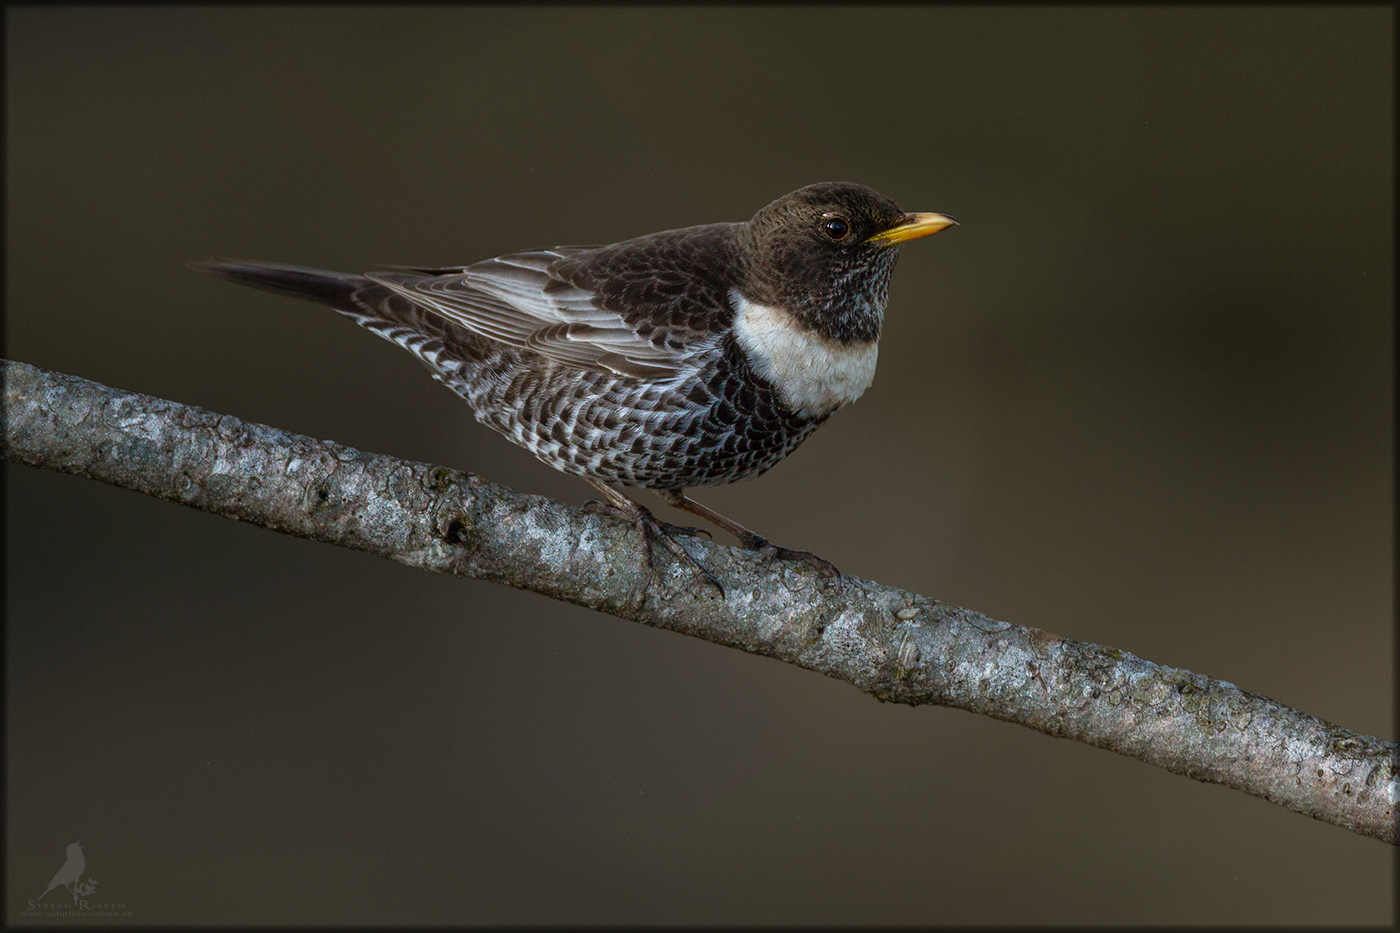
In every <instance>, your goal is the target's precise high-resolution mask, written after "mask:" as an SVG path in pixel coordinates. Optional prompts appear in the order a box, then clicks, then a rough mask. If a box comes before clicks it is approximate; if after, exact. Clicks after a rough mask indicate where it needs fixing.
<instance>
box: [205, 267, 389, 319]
mask: <svg viewBox="0 0 1400 933" xmlns="http://www.w3.org/2000/svg"><path fill="white" fill-rule="evenodd" d="M186 265H188V266H189V267H190V268H191V269H195V270H198V271H199V272H207V273H209V274H210V275H216V276H218V277H219V278H221V279H228V280H229V281H230V282H237V283H238V284H240V285H251V286H252V287H254V288H261V289H262V290H263V291H268V292H275V293H276V294H279V295H289V296H290V297H292V298H301V299H304V300H306V301H314V302H317V303H319V304H323V305H330V306H331V307H333V308H336V309H339V310H352V309H355V307H356V302H355V300H354V297H355V293H356V292H357V291H360V290H361V289H364V288H372V287H374V285H375V282H374V281H373V280H371V279H368V278H365V277H364V276H363V275H352V274H350V273H347V272H330V271H327V270H325V269H308V268H306V267H304V266H289V265H285V264H284V263H280V262H254V261H252V260H248V259H210V260H208V261H206V262H191V263H186Z"/></svg>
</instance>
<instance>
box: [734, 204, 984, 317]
mask: <svg viewBox="0 0 1400 933" xmlns="http://www.w3.org/2000/svg"><path fill="white" fill-rule="evenodd" d="M955 223H957V221H955V220H953V218H951V217H948V216H946V215H944V214H910V213H905V212H904V211H902V210H900V208H899V205H897V204H895V203H894V202H893V201H891V200H890V199H889V198H887V197H885V196H884V195H883V194H880V193H879V192H877V191H872V190H871V189H869V188H867V187H865V186H864V185H857V184H853V183H851V182H823V183H821V184H816V185H808V186H807V187H806V188H799V189H798V190H796V191H794V192H792V193H791V194H786V195H783V196H782V197H781V198H779V199H778V200H776V201H774V202H773V203H772V204H769V205H768V206H767V207H765V208H763V209H762V210H761V211H759V212H758V213H757V214H755V215H754V216H753V219H751V220H749V221H748V222H747V223H746V224H744V228H745V229H744V231H743V236H744V237H745V238H746V239H747V241H748V244H749V247H750V248H749V250H748V255H749V257H751V262H750V263H749V267H748V269H747V270H746V275H745V282H744V289H743V290H744V294H745V297H746V298H748V299H750V300H752V301H757V302H760V303H762V304H766V305H774V306H777V307H780V308H783V309H784V310H787V311H789V312H791V313H792V314H793V315H795V316H796V317H797V318H798V320H800V321H801V322H802V323H803V324H805V325H806V326H807V327H809V328H811V329H812V330H815V331H816V332H818V333H820V334H822V335H823V336H825V337H829V338H833V339H836V340H839V341H841V342H843V343H849V342H868V341H871V340H875V339H877V338H878V337H879V336H880V323H881V321H882V319H883V317H884V312H885V298H886V296H887V294H888V291H889V283H890V275H891V273H893V272H894V264H895V260H896V259H898V258H899V246H900V244H901V243H904V242H906V241H908V240H913V239H918V238H919V237H926V236H930V235H932V234H934V233H937V232H938V231H940V230H943V229H945V228H947V227H950V226H952V225H953V224H955Z"/></svg>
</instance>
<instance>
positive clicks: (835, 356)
mask: <svg viewBox="0 0 1400 933" xmlns="http://www.w3.org/2000/svg"><path fill="white" fill-rule="evenodd" d="M731 300H732V301H733V303H734V308H735V311H736V314H735V318H734V336H735V339H736V340H738V342H739V346H740V348H741V349H742V350H743V351H744V354H745V355H746V356H747V357H748V361H749V365H750V366H752V367H753V370H754V372H755V373H757V374H758V375H759V376H760V377H762V378H763V379H764V380H766V381H767V382H768V383H769V384H770V385H772V386H773V388H775V389H776V390H777V391H778V395H779V397H780V398H781V399H782V400H783V404H785V405H787V407H788V408H790V409H791V410H792V411H793V412H795V413H796V414H798V415H801V416H803V417H808V418H822V417H825V416H827V415H829V414H831V413H832V412H833V411H835V410H836V409H838V408H840V407H841V406H842V405H846V404H848V403H850V402H854V401H855V400H856V399H858V398H860V396H861V393H863V392H864V391H865V390H866V389H868V388H869V387H870V383H871V382H872V381H873V380H874V378H875V362H876V359H877V357H878V356H879V344H878V342H877V341H875V340H871V341H868V342H856V343H842V342H840V341H837V340H833V339H831V338H829V337H824V336H822V335H821V334H819V333H817V332H816V331H814V330H811V329H809V328H807V327H806V326H804V325H803V324H802V323H801V322H800V321H798V319H797V318H796V317H795V316H794V315H792V314H791V313H789V312H787V311H785V310H783V309H781V308H776V307H772V306H770V305H764V304H759V303H758V302H754V301H749V300H748V299H746V298H744V297H743V296H742V295H740V294H739V293H738V292H737V291H736V292H734V293H733V294H732V295H731Z"/></svg>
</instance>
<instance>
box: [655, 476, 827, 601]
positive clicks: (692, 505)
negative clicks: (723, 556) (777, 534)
mask: <svg viewBox="0 0 1400 933" xmlns="http://www.w3.org/2000/svg"><path fill="white" fill-rule="evenodd" d="M653 491H654V492H655V493H656V494H657V495H658V496H660V497H661V498H662V499H663V500H665V502H666V504H667V505H669V506H671V507H672V508H677V509H680V510H681V511H683V512H689V513H690V514H691V515H698V516H700V517H701V518H703V519H704V520H705V521H707V522H709V523H711V524H712V525H716V526H718V527H720V528H723V529H724V530H725V531H727V532H729V533H730V534H732V535H733V536H734V537H736V538H738V539H739V543H740V544H742V545H743V546H744V547H745V548H747V549H748V550H750V551H757V552H759V553H760V554H763V555H764V556H766V557H776V558H778V559H780V560H800V561H803V562H805V563H808V564H811V565H812V566H813V567H816V568H817V569H818V570H820V571H821V572H822V573H824V574H826V575H827V576H829V577H835V578H836V581H837V583H840V582H842V581H841V571H839V570H837V569H836V565H835V564H833V563H832V562H831V561H829V560H827V559H826V558H823V557H818V556H817V555H815V554H813V553H812V552H811V551H797V550H794V549H792V548H786V547H782V546H780V545H777V544H774V543H772V542H771V541H769V540H768V539H767V538H765V537H763V536H762V535H759V534H754V533H753V532H752V531H749V530H748V529H747V528H745V527H744V526H743V525H741V524H739V523H738V522H736V521H731V520H730V519H727V518H725V517H724V516H723V515H721V514H719V513H718V512H716V511H715V510H714V509H711V508H707V507H706V506H703V505H701V504H700V503H698V502H696V501H695V500H694V499H692V498H690V497H689V496H687V495H686V494H685V492H684V491H683V490H680V489H657V490H653Z"/></svg>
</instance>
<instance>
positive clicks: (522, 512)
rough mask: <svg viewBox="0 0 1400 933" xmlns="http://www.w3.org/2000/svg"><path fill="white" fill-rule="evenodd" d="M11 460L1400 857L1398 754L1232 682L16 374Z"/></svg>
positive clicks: (9, 414) (509, 494)
mask: <svg viewBox="0 0 1400 933" xmlns="http://www.w3.org/2000/svg"><path fill="white" fill-rule="evenodd" d="M0 372H3V379H4V393H5V395H4V398H5V431H4V435H5V436H4V457H5V459H6V460H10V461H14V462H17V463H24V464H28V465H30V466H36V467H42V468H44V469H49V470H57V471H60V472H64V473H74V474H77V475H79V476H86V477H89V478H92V479H97V480H102V481H103V482H107V483H112V484H114V485H117V486H124V487H126V488H129V489H135V490H139V491H141V492H145V493H147V494H149V495H153V496H157V497H159V498H162V499H169V500H171V501H174V502H180V503H183V504H185V505H189V506H193V507H194V508H197V509H203V510H205V511H208V512H214V513H216V514H219V515H224V516H227V517H229V518H233V519H236V520H238V521H245V522H250V523H253V524H257V525H262V526H265V527H267V528H272V529H275V530H277V531H282V532H286V533H287V534H292V535H297V536H299V537H303V538H312V539H314V540H317V541H325V542H328V543H332V544H339V545H341V546H344V547H350V548H355V549H357V550H361V551H367V552H369V553H371V554H377V555H379V556H381V557H387V558H390V559H392V560H396V561H399V562H401V563H405V564H410V565H412V566H415V567H422V568H423V569H425V570H432V571H435V572H437V573H451V574H456V575H458V576H464V577H478V578H481V579H485V580H493V581H496V582H498V583H505V584H507V585H509V586H514V587H518V588H520V589H526V590H533V591H535V592H537V593H543V594H545V595H547V596H551V597H553V598H555V599H560V600H564V601H566V602H571V603H574V604H576V605H580V606H586V607H588V608H590V609H597V610H599V611H601V612H606V613H610V614H612V615H615V616H619V617H621V618H624V619H630V620H632V621H635V622H641V623H643V624H644V625H651V626H655V627H657V628H664V629H670V630H671V631H676V632H681V633H684V634H686V635H693V636H695V637H697V638H703V639H705V640H706V641H711V642H714V643H716V644H721V645H727V646H729V647H732V648H741V649H743V650H745V651H751V652H755V653H758V654H764V655H767V656H769V657H773V658H777V659H779V660H782V661H786V662H788V663H790V664H795V665H797V666H799V667H804V668H807V669H809V670H813V671H818V672H820V673H822V674H826V675H827V676H829V677H835V678H837V679H839V680H844V681H846V682H848V683H851V684H854V685H855V686H857V687H859V688H860V689H862V690H864V691H865V692H867V693H869V694H871V695H872V696H874V697H876V698H877V699H880V700H883V701H887V702H895V703H908V704H910V705H919V704H923V703H937V704H940V705H943V706H951V707H956V708H958V709H964V710H968V711H970V712H974V713H982V714H984V715H987V716H992V717H994V718H996V719H1001V720H1005V721H1007V722H1013V723H1017V724H1019V725H1023V726H1027V727H1029V728H1031V729H1036V730H1038V731H1040V732H1044V733H1046V734H1047V735H1053V736H1060V737H1063V738H1071V739H1077V740H1078V741H1081V742H1087V743H1089V744H1091V745H1097V746H1098V747H1100V748H1105V749H1108V750H1110V751H1114V752H1118V753H1119V754H1123V755H1131V756H1133V757H1134V758H1139V759H1141V760H1142V761H1145V762H1147V763H1149V764H1153V765H1157V766H1158V767H1162V768H1165V769H1167V770H1168V771H1171V772H1173V773H1176V774H1181V775H1185V776H1186V777H1191V778H1195V779H1197V780H1200V781H1206V782H1210V783H1216V784H1224V785H1225V786H1227V787H1233V788H1235V789H1237V790H1242V791H1244V792H1245V793H1248V794H1253V795H1255V796H1257V797H1263V798H1264V799H1265V800H1269V801H1272V802H1274V803H1277V804H1280V805H1281V806H1285V807H1288V808H1289V809H1291V810H1296V811H1298V812H1299V813H1305V814H1307V815H1309V816H1312V817H1315V818H1317V819H1319V820H1324V821H1326V822H1329V823H1334V824H1336V825H1338V826H1343V827H1345V828H1347V829H1350V830H1352V831H1354V832H1357V833H1361V834H1363V835H1367V836H1372V837H1374V838H1376V839H1380V840H1383V841H1385V842H1389V843H1391V844H1397V842H1400V831H1397V815H1396V800H1397V799H1398V798H1400V749H1398V748H1397V746H1396V745H1395V744H1394V743H1391V742H1386V741H1383V740H1382V739H1378V738H1375V737H1373V736H1367V735H1360V734H1358V733H1355V732H1351V731H1349V730H1347V729H1343V728H1340V727H1339V726H1334V725H1332V724H1331V723H1327V722H1323V721H1321V720H1319V719H1316V718H1314V717H1312V716H1309V715H1307V714H1305V713H1301V712H1298V711H1297V710H1293V709H1290V708H1288V707H1286V706H1283V705H1282V704H1280V703H1277V702H1275V701H1273V700H1270V699H1268V698H1266V697H1262V696H1259V695H1257V694H1253V693H1248V692H1246V691H1244V690H1241V689H1239V688H1238V687H1236V686H1235V685H1233V684H1229V683H1225V682H1224V681H1219V680H1212V679H1210V678H1208V677H1204V676H1202V675H1200V674H1193V673H1191V672H1189V671H1184V670H1177V669H1174V668H1170V667H1162V666H1159V665H1156V664H1152V663H1151V662H1148V661H1144V660H1142V659H1141V658H1137V657H1134V656H1133V655H1131V654H1128V653H1127V652H1123V651H1118V650H1116V649H1113V648H1108V647H1104V646H1101V645H1094V644H1089V643H1086V642H1079V641H1073V640H1071V639H1067V638H1060V637H1058V636H1056V635H1051V634H1050V633H1048V632H1043V631H1041V630H1039V629H1034V628H1025V627H1022V626H1019V625H1010V624H1008V623H1006V622H998V621H995V620H992V619H989V618H987V617H986V616H984V615H981V614H980V613H976V612H973V611H971V610H967V609H959V608H957V607H954V606H949V605H947V604H945V603H941V602H939V601H938V600H936V599H930V598H928V597H925V596H919V595H917V594H915V593H909V592H905V591H903V590H898V589H894V588H892V587H887V586H882V585H880V584H878V583H873V582H870V581H867V580H861V579H858V578H854V577H846V578H845V585H844V587H842V588H838V587H837V585H836V584H835V583H834V582H833V581H831V580H829V579H827V578H826V577H823V576H822V575H821V574H820V573H819V572H817V571H816V570H815V569H813V568H810V567H807V566H804V565H800V564H784V565H782V566H780V567H775V566H774V564H772V563H771V562H769V561H766V560H764V559H763V558H761V557H758V556H756V555H754V554H751V553H749V552H746V551H741V550H736V549H733V548H726V547H720V546H718V545H714V544H710V543H708V542H705V541H701V540H692V539H687V540H686V541H685V546H686V547H688V548H689V549H691V550H692V552H693V553H695V554H696V556H697V557H699V558H700V559H701V560H702V561H704V562H705V564H706V565H707V566H708V567H710V569H711V570H713V571H714V572H715V574H716V575H717V576H718V577H719V578H720V579H721V580H722V581H723V582H724V586H725V593H726V595H725V596H723V597H721V596H720V594H719V593H718V592H717V591H716V590H715V589H714V588H713V587H711V586H708V585H705V584H704V583H703V582H700V581H697V580H696V579H695V578H694V577H693V575H692V572H691V571H690V569H689V568H686V567H683V566H681V565H680V563H679V562H678V561H676V560H674V559H673V558H672V557H671V556H670V555H669V554H667V553H666V552H665V551H664V549H657V553H656V566H657V579H656V580H655V581H651V580H650V579H649V576H648V572H647V570H646V565H645V561H644V560H643V559H642V556H641V555H642V551H641V548H642V547H643V542H642V540H641V538H640V537H639V535H638V533H637V531H636V530H635V528H634V527H633V526H631V525H629V524H627V523H625V522H623V521H620V520H618V519H616V518H613V517H611V516H606V515H595V514H591V513H588V512H585V511H583V510H581V509H576V508H571V507H569V506H566V505H564V504H562V503H559V502H555V501H552V500H549V499H545V498H542V497H539V496H529V495H522V494H521V493H518V492H515V491H513V490H511V489H507V488H505V487H503V486H498V485H495V484H494V483H490V482H487V481H486V480H483V479H481V478H480V477H477V476H473V475H471V474H469V473H461V472H458V471H455V470H449V469H446V468H445V467H439V466H432V465H430V464H425V463H413V462H408V461H403V460H397V459H394V458H392V457H386V456H381V455H377V454H368V453H363V452H361V451H357V450H353V449H351V448H348V447H344V446H342V445H340V444H336V443H334V442H331V441H318V440H314V439H312V438H309V437H303V436H300V435H295V434H289V433H287V432H285V431H280V430H277V429H276V428H271V427H267V426H265V425H259V424H249V423H247V422H243V421H240V420H238V419H236V418H231V417H229V416H226V415H219V414H215V413H212V412H208V411H205V410H203V409H200V408H194V407H190V406H186V405H181V404H178V403H176V402H170V401H165V400H163V399H158V398H153V397H151V396H148V395H141V394H138V393H134V392H125V391H121V390H118V389H112V388H108V387H106V386H103V385H99V384H97V383H95V382H90V381H88V380H86V379H81V378H78V377H76V376H68V375H63V374H61V373H54V372H50V371H48V370H43V369H39V368H37V367H33V366H29V365H27V364H24V363H14V362H8V361H0Z"/></svg>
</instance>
